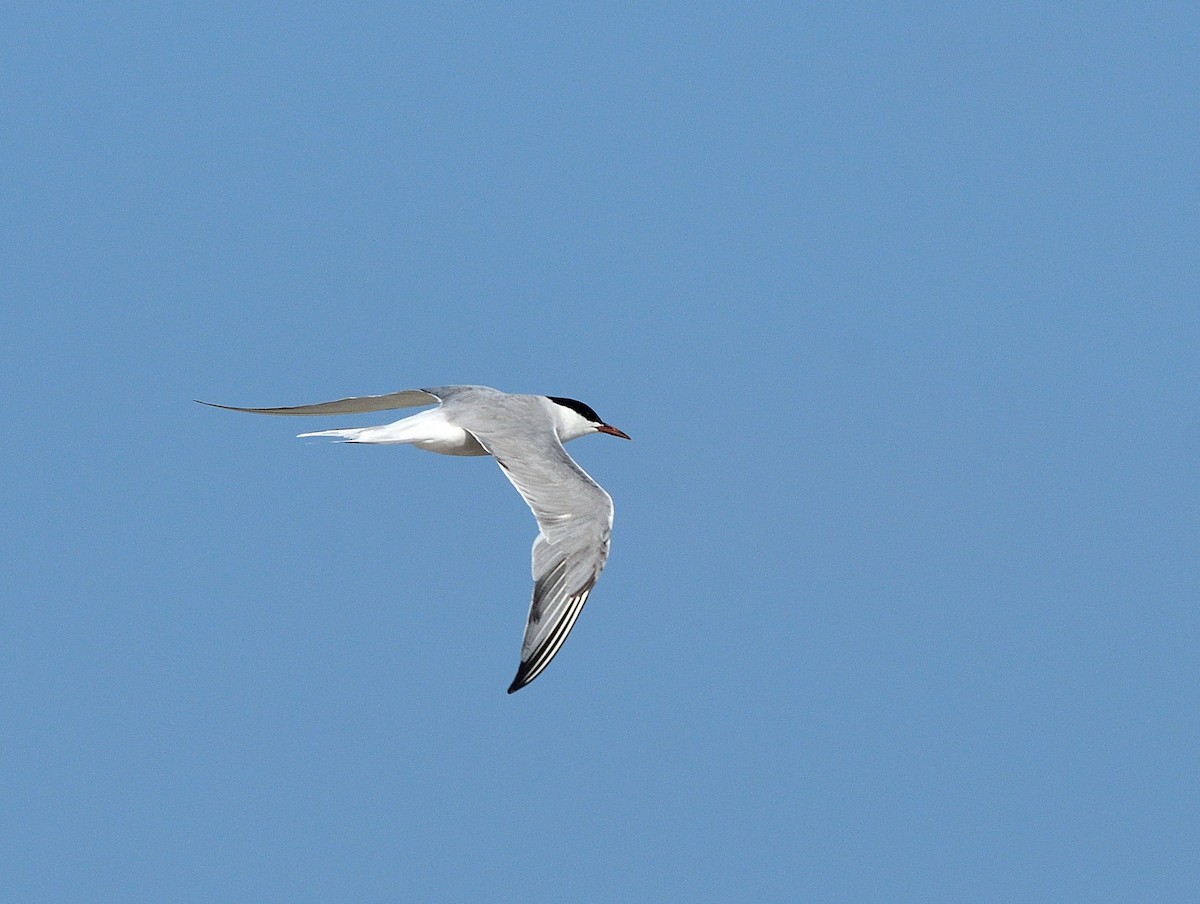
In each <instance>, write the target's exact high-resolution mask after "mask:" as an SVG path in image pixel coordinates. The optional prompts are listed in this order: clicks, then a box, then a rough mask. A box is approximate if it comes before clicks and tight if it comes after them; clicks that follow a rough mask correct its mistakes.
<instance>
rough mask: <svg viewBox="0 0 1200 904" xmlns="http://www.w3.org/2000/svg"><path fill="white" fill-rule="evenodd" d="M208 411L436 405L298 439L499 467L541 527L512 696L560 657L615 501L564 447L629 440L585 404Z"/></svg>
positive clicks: (511, 398) (362, 400) (387, 401)
mask: <svg viewBox="0 0 1200 904" xmlns="http://www.w3.org/2000/svg"><path fill="white" fill-rule="evenodd" d="M201 404H202V405H209V406H211V407H213V408H224V409H226V410H227V411H245V412H249V413H250V414H275V415H330V414H357V413H360V412H364V411H387V410H391V409H396V408H416V407H420V406H423V405H433V404H436V405H437V406H438V407H436V408H431V409H429V410H428V411H422V412H421V413H419V414H414V415H412V416H411V417H406V418H403V419H401V420H399V421H396V422H394V423H391V424H383V425H381V426H377V427H350V428H344V429H338V430H318V431H316V432H314V433H301V434H300V436H331V437H337V438H339V439H341V440H342V441H343V442H348V443H406V444H408V445H413V446H416V447H417V448H418V449H424V450H425V451H427V452H438V453H440V454H442V455H491V456H492V457H493V458H495V459H496V461H497V463H498V464H499V465H500V470H501V471H503V472H504V476H505V477H507V478H508V479H509V480H510V481H511V482H512V485H513V486H514V487H516V488H517V492H518V493H520V494H521V496H522V498H524V500H525V502H526V503H527V504H528V505H529V508H530V509H532V511H533V516H534V518H535V519H537V525H538V535H537V538H536V539H535V540H534V541H533V600H532V602H531V603H530V605H529V619H528V622H527V623H526V626H525V638H524V641H523V642H522V644H521V663H520V666H519V667H518V668H517V675H516V677H515V678H514V679H513V682H512V685H511V686H510V687H509V689H508V692H509V693H510V694H511V693H513V692H514V691H518V690H520V689H521V688H523V687H524V686H525V685H527V684H528V683H529V682H531V681H532V680H533V679H534V678H536V677H537V676H538V675H540V674H541V673H542V671H543V670H544V669H545V668H546V666H547V665H549V664H550V660H551V659H553V658H554V656H555V654H556V653H558V651H559V648H560V647H562V644H563V641H564V640H566V639H567V635H568V634H569V633H570V632H571V628H572V627H574V625H575V620H576V619H577V618H578V617H579V613H580V611H582V609H583V604H584V603H585V602H587V598H588V594H590V593H591V592H592V587H594V586H595V584H596V579H597V578H598V577H600V572H601V570H602V569H603V568H604V563H605V561H606V560H607V559H608V546H609V537H610V536H611V534H612V522H613V503H612V497H611V496H609V495H608V493H606V492H605V491H604V490H603V488H601V486H600V485H599V484H598V483H596V481H594V480H592V478H591V477H589V476H588V475H587V473H586V472H585V471H584V470H583V468H581V467H579V465H577V464H576V463H575V461H574V460H573V459H572V458H571V456H570V455H568V454H567V451H566V449H564V448H563V443H566V442H569V441H570V440H573V439H578V438H579V437H581V436H587V435H588V434H589V433H607V434H608V435H609V436H618V437H620V438H621V439H629V437H628V436H626V435H625V434H624V433H623V432H621V431H620V430H618V429H617V428H616V427H614V426H612V425H611V424H607V423H605V422H604V421H603V420H602V419H601V418H600V416H599V415H598V414H596V412H595V411H594V410H592V409H591V408H590V407H589V406H587V405H585V404H584V403H583V402H579V401H576V400H575V399H565V398H560V397H558V396H540V395H515V394H510V393H507V392H501V391H500V390H498V389H492V388H490V387H487V386H434V387H430V388H428V389H406V390H403V391H401V392H392V393H388V394H386V395H375V396H357V397H353V398H346V399H337V400H335V401H332V402H320V403H317V404H315V405H295V406H292V407H288V408H237V407H235V406H232V405H217V404H214V403H212V402H201Z"/></svg>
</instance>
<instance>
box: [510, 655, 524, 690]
mask: <svg viewBox="0 0 1200 904" xmlns="http://www.w3.org/2000/svg"><path fill="white" fill-rule="evenodd" d="M528 674H529V670H528V668H526V665H525V663H523V662H522V663H521V667H520V668H519V669H517V677H515V678H514V679H513V680H512V684H510V685H509V686H508V692H509V693H510V694H515V693H516V692H517V691H519V690H520V689H521V688H523V687H524V686H525V685H527V684H528V683H529V681H528V680H527V676H528Z"/></svg>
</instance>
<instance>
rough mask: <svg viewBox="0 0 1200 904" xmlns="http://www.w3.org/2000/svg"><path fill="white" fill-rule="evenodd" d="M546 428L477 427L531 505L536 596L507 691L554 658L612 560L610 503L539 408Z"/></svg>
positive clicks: (524, 425)
mask: <svg viewBox="0 0 1200 904" xmlns="http://www.w3.org/2000/svg"><path fill="white" fill-rule="evenodd" d="M541 422H542V423H544V429H539V430H537V431H536V432H534V433H533V434H530V433H529V432H528V430H527V428H528V425H529V421H528V420H526V421H524V422H523V423H522V425H521V428H519V429H513V428H512V427H509V428H507V429H506V428H505V427H504V426H503V425H502V426H501V427H499V428H497V429H494V430H493V429H482V430H476V429H472V430H471V432H472V433H473V434H474V435H475V438H476V439H478V440H479V442H480V444H481V445H482V446H483V447H484V448H485V449H487V450H488V452H490V453H491V454H492V456H493V457H494V458H495V459H496V461H497V462H498V463H499V464H500V469H501V470H502V471H503V472H504V476H505V477H507V478H508V479H509V480H510V481H512V485H513V486H514V487H516V488H517V492H518V493H520V494H521V496H522V497H523V498H524V499H525V502H526V503H528V505H529V508H530V509H532V510H533V516H534V517H535V518H536V519H537V523H538V527H539V528H540V530H539V533H538V536H537V538H536V539H535V540H534V541H533V599H532V601H531V602H530V604H529V620H528V622H527V623H526V625H525V639H524V641H523V642H522V644H521V664H520V667H519V668H518V669H517V675H516V677H515V678H514V679H513V683H512V686H511V687H509V689H508V692H509V693H510V694H511V693H512V692H513V691H517V690H520V689H521V688H523V687H524V686H525V685H527V684H528V683H529V682H531V681H532V680H533V679H534V678H536V677H537V676H538V675H540V674H541V673H542V670H543V669H545V668H546V666H547V665H549V664H550V660H551V659H553V658H554V656H555V654H556V653H557V652H558V650H559V648H560V647H561V646H562V644H563V641H564V640H566V639H567V635H568V634H569V633H570V632H571V628H572V627H574V625H575V619H577V618H578V617H579V613H580V611H582V609H583V604H584V603H585V602H587V598H588V594H589V593H591V591H592V587H593V585H594V584H595V583H596V579H597V578H598V577H600V571H601V570H602V569H603V568H604V563H605V561H606V560H607V559H608V545H609V537H610V535H611V534H612V517H613V503H612V498H611V497H610V496H609V495H608V493H606V492H604V490H603V488H601V487H600V485H599V484H597V483H596V481H594V480H592V478H591V477H589V476H588V475H587V473H586V472H585V471H584V470H583V468H581V467H579V465H577V464H575V461H574V460H573V459H572V458H571V456H570V455H568V454H567V450H566V449H564V448H563V446H562V443H561V442H559V440H558V436H557V434H555V432H554V429H553V427H552V426H551V425H550V423H549V422H548V421H547V420H546V419H545V416H544V414H542V418H541Z"/></svg>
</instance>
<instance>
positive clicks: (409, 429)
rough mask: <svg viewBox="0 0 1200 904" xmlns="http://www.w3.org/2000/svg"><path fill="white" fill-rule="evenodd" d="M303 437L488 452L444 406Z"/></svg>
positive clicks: (461, 452)
mask: <svg viewBox="0 0 1200 904" xmlns="http://www.w3.org/2000/svg"><path fill="white" fill-rule="evenodd" d="M300 436H337V437H340V438H341V439H342V440H343V441H344V442H347V443H391V444H396V443H405V444H407V445H411V446H416V447H417V448H418V449H424V450H425V451H426V452H437V453H439V454H441V455H487V454H488V453H487V451H486V450H485V449H484V448H483V446H481V445H479V441H478V440H477V439H475V437H474V436H472V435H471V434H470V433H469V432H468V431H466V430H464V429H463V428H462V427H456V426H455V425H454V424H451V423H450V422H449V421H447V420H446V417H445V415H444V414H443V412H442V409H440V408H434V409H433V410H431V411H422V412H421V413H420V414H414V415H413V416H412V417H406V418H404V419H403V420H399V421H395V422H394V423H391V424H382V425H380V426H378V427H348V428H345V429H341V430H318V431H317V432H315V433H301V434H300Z"/></svg>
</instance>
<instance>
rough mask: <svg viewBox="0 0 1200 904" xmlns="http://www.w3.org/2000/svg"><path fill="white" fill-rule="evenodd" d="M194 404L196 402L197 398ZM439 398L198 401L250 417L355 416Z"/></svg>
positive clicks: (411, 393) (419, 393) (421, 393)
mask: <svg viewBox="0 0 1200 904" xmlns="http://www.w3.org/2000/svg"><path fill="white" fill-rule="evenodd" d="M196 401H198V402H199V401H200V400H199V399H197V400H196ZM440 401H441V399H440V397H439V396H436V395H434V394H433V393H432V392H427V391H426V390H424V389H405V390H402V391H401V392H389V393H388V394H387V395H373V396H354V397H351V398H348V399H336V400H335V401H332V402H318V403H317V404H315V405H293V406H291V407H288V408H236V407H234V406H233V405H217V404H216V403H215V402H200V404H201V405H208V406H210V407H212V408H224V409H225V410H226V411H246V412H249V413H250V414H286V415H300V414H356V413H358V412H361V411H388V410H390V409H393V408H416V407H418V406H420V405H433V404H435V403H437V402H440Z"/></svg>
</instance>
